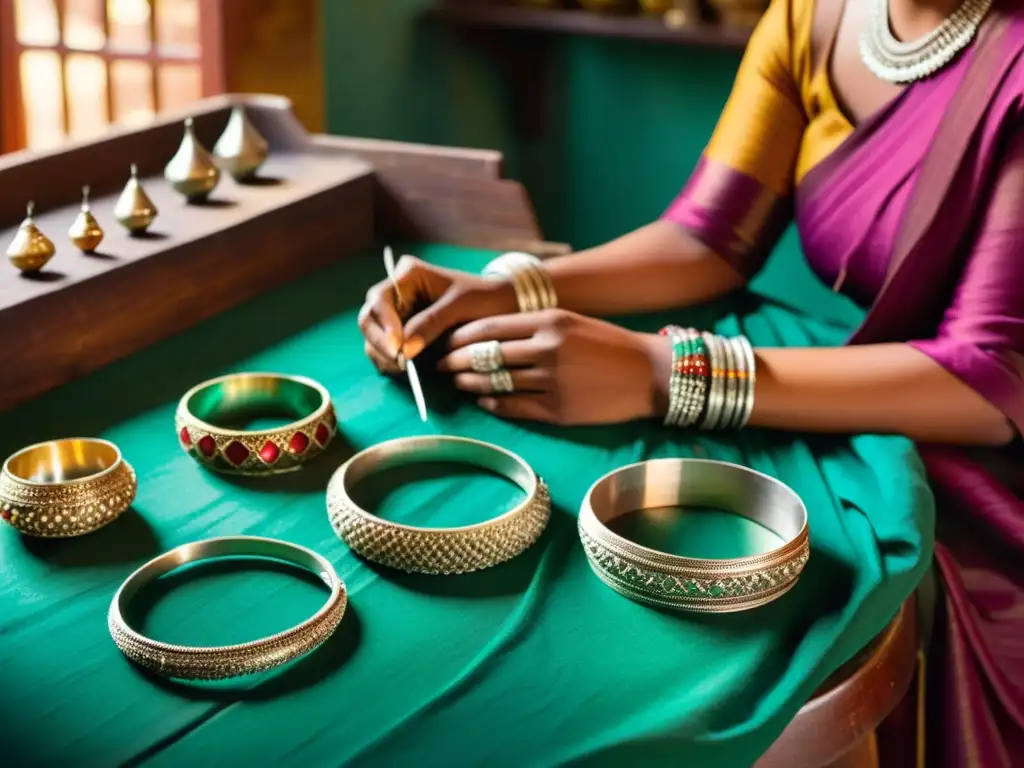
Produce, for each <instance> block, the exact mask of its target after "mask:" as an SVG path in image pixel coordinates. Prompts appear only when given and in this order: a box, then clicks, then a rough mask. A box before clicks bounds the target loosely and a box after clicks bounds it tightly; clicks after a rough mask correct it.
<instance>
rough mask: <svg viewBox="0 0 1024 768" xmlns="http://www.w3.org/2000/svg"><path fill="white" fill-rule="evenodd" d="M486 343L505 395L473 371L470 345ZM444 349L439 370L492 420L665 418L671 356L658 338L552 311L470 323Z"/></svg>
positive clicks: (569, 421)
mask: <svg viewBox="0 0 1024 768" xmlns="http://www.w3.org/2000/svg"><path fill="white" fill-rule="evenodd" d="M485 341H498V342H500V344H501V354H502V358H503V359H504V363H505V367H506V368H507V369H508V370H509V372H510V374H511V376H512V384H513V388H514V391H513V392H512V393H508V394H499V393H495V392H494V391H493V389H492V386H491V377H490V374H488V373H477V372H474V371H473V366H472V353H471V351H470V345H472V344H476V343H478V342H485ZM450 344H451V347H452V350H453V351H452V352H450V353H449V354H448V355H447V356H446V357H444V358H443V359H442V360H441V361H440V362H439V363H438V368H439V370H442V371H449V372H453V373H455V386H457V387H458V388H459V389H462V390H464V391H466V392H470V393H472V394H475V395H479V396H480V397H479V399H478V401H477V402H478V403H479V405H480V406H481V407H482V408H484V409H485V410H488V411H491V412H492V413H495V414H498V415H499V416H504V417H507V418H511V419H525V420H529V421H544V422H551V423H555V424H566V425H568V424H610V423H616V422H624V421H632V420H634V419H643V418H649V417H653V416H656V415H658V414H659V413H664V408H665V404H664V401H665V392H664V391H665V388H666V386H665V385H667V383H668V380H669V369H670V368H671V365H672V350H671V346H670V344H669V341H668V340H667V339H666V338H664V337H661V336H657V335H653V334H640V333H634V332H632V331H627V330H625V329H623V328H620V327H618V326H615V325H611V324H610V323H606V322H604V321H602V320H595V319H593V318H589V317H584V316H582V315H577V314H575V313H572V312H567V311H565V310H557V309H554V310H546V311H543V312H530V313H526V314H514V315H503V316H500V317H489V318H486V319H483V320H477V321H475V322H471V323H469V324H468V325H465V326H463V327H462V328H460V329H458V330H457V331H455V333H453V334H452V336H451V342H450ZM662 379H664V382H662Z"/></svg>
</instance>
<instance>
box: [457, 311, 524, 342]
mask: <svg viewBox="0 0 1024 768" xmlns="http://www.w3.org/2000/svg"><path fill="white" fill-rule="evenodd" d="M543 319H544V313H542V312H527V313H521V314H515V315H498V316H497V317H485V318H482V319H480V320H475V321H474V322H472V323H467V324H466V325H464V326H462V327H461V328H459V329H457V330H456V331H455V332H454V333H453V334H452V335H451V340H450V342H449V346H450V347H451V348H452V349H459V348H461V347H467V346H469V345H470V344H476V343H477V342H479V341H491V340H494V341H511V340H513V339H529V338H531V337H532V336H533V335H534V334H535V333H536V332H537V331H538V330H539V329H540V328H541V327H542V324H543Z"/></svg>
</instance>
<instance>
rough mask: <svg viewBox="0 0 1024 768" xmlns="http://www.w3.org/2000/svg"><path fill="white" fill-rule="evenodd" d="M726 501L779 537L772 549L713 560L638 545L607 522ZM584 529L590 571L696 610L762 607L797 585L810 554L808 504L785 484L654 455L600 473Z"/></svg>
mask: <svg viewBox="0 0 1024 768" xmlns="http://www.w3.org/2000/svg"><path fill="white" fill-rule="evenodd" d="M679 506H686V507H712V508H718V509H725V510H728V511H730V512H733V513H735V514H737V515H742V516H744V517H747V518H749V519H751V520H753V521H755V522H757V523H760V524H761V525H763V526H764V527H766V528H767V529H769V530H770V531H773V532H774V533H776V534H778V536H779V537H780V539H781V540H782V543H781V544H780V545H779V546H777V547H775V548H774V549H771V550H769V551H767V552H760V553H757V554H753V555H749V556H746V557H736V558H731V559H721V560H714V559H708V558H694V557H683V556H679V555H672V554H668V553H666V552H659V551H658V550H654V549H650V548H649V547H643V546H640V545H639V544H636V543H634V542H632V541H630V540H629V539H626V538H624V537H622V536H620V535H618V534H617V533H615V532H613V531H612V530H611V529H610V528H609V527H608V523H609V522H611V521H612V520H614V519H615V518H617V517H619V516H621V515H625V514H629V513H630V512H635V511H638V510H642V509H655V508H659V507H679ZM578 527H579V534H580V539H581V541H582V542H583V548H584V550H585V551H586V555H587V559H588V560H589V561H590V567H591V568H592V569H593V571H594V573H595V574H596V575H597V576H598V577H599V578H600V579H601V581H603V582H604V583H605V584H607V585H608V586H609V587H611V588H612V589H614V590H615V591H616V592H618V593H619V594H621V595H624V596H626V597H628V598H630V599H631V600H636V601H637V602H641V603H647V604H649V605H657V606H662V607H665V608H672V609H675V610H682V611H694V612H698V613H729V612H732V611H743V610H747V609H748V608H756V607H757V606H759V605H764V604H766V603H769V602H771V601H772V600H775V599H776V598H778V597H781V596H782V595H784V594H785V593H786V592H788V591H789V590H790V589H792V587H793V586H794V585H795V584H796V582H797V579H798V578H799V576H800V573H801V572H802V571H803V569H804V566H805V565H806V564H807V560H808V558H809V556H810V542H809V535H808V529H807V508H806V507H805V506H804V503H803V501H802V500H801V499H800V497H799V496H798V495H797V493H796V492H795V491H793V490H792V489H791V488H790V487H789V486H787V485H785V484H784V483H782V482H780V481H779V480H776V479H775V478H772V477H769V476H768V475H764V474H761V473H760V472H756V471H754V470H752V469H748V468H747V467H743V466H740V465H738V464H728V463H726V462H723V461H710V460H705V459H652V460H650V461H644V462H640V463H638V464H631V465H629V466H626V467H622V468H621V469H617V470H615V471H614V472H610V473H609V474H607V475H605V476H604V477H602V478H601V479H600V480H598V481H597V482H596V483H594V485H593V486H591V488H590V490H589V491H588V492H587V495H586V497H585V499H584V501H583V505H582V508H581V509H580V515H579V523H578Z"/></svg>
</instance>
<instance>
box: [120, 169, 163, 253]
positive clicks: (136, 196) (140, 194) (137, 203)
mask: <svg viewBox="0 0 1024 768" xmlns="http://www.w3.org/2000/svg"><path fill="white" fill-rule="evenodd" d="M157 213H158V211H157V209H156V206H155V205H153V201H152V200H150V199H149V195H147V194H146V190H144V189H143V188H142V184H140V183H139V168H138V166H137V165H135V164H134V163H133V164H132V176H131V178H130V179H128V183H127V184H125V187H124V191H123V192H122V193H121V196H120V197H119V198H118V199H117V205H115V206H114V216H116V217H117V220H118V221H119V222H120V223H121V225H122V226H124V228H125V229H127V230H128V231H129V232H130V233H132V234H133V235H140V234H142V233H143V232H145V231H146V230H147V229H149V225H150V224H152V223H153V219H155V218H156V216H157Z"/></svg>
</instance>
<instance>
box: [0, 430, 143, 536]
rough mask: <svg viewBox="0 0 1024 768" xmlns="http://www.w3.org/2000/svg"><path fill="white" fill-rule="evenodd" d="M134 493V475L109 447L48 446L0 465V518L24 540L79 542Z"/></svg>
mask: <svg viewBox="0 0 1024 768" xmlns="http://www.w3.org/2000/svg"><path fill="white" fill-rule="evenodd" d="M137 488H138V484H137V481H136V478H135V471H134V470H133V469H132V467H131V465H130V464H129V463H128V462H127V461H125V460H124V458H123V457H122V456H121V451H120V450H118V447H117V446H116V445H114V444H113V443H111V442H108V441H107V440H99V439H96V438H67V439H64V440H50V441H48V442H45V443H37V444H36V445H30V446H28V447H27V448H22V449H21V450H20V451H18V452H17V453H15V454H13V455H12V456H10V457H9V458H8V459H7V461H5V462H4V466H3V471H2V472H0V518H2V519H4V520H5V521H7V522H8V523H9V524H10V525H12V526H14V527H15V528H17V529H18V530H19V531H21V532H22V533H24V534H28V535H29V536H41V537H45V538H68V537H71V536H81V535H83V534H86V533H89V532H91V531H95V530H96V529H97V528H102V527H103V526H105V525H107V524H108V523H110V522H112V521H113V520H115V519H117V517H119V516H120V515H121V513H122V512H124V511H125V510H126V509H128V507H130V506H131V504H132V502H133V501H134V500H135V492H136V490H137Z"/></svg>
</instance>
